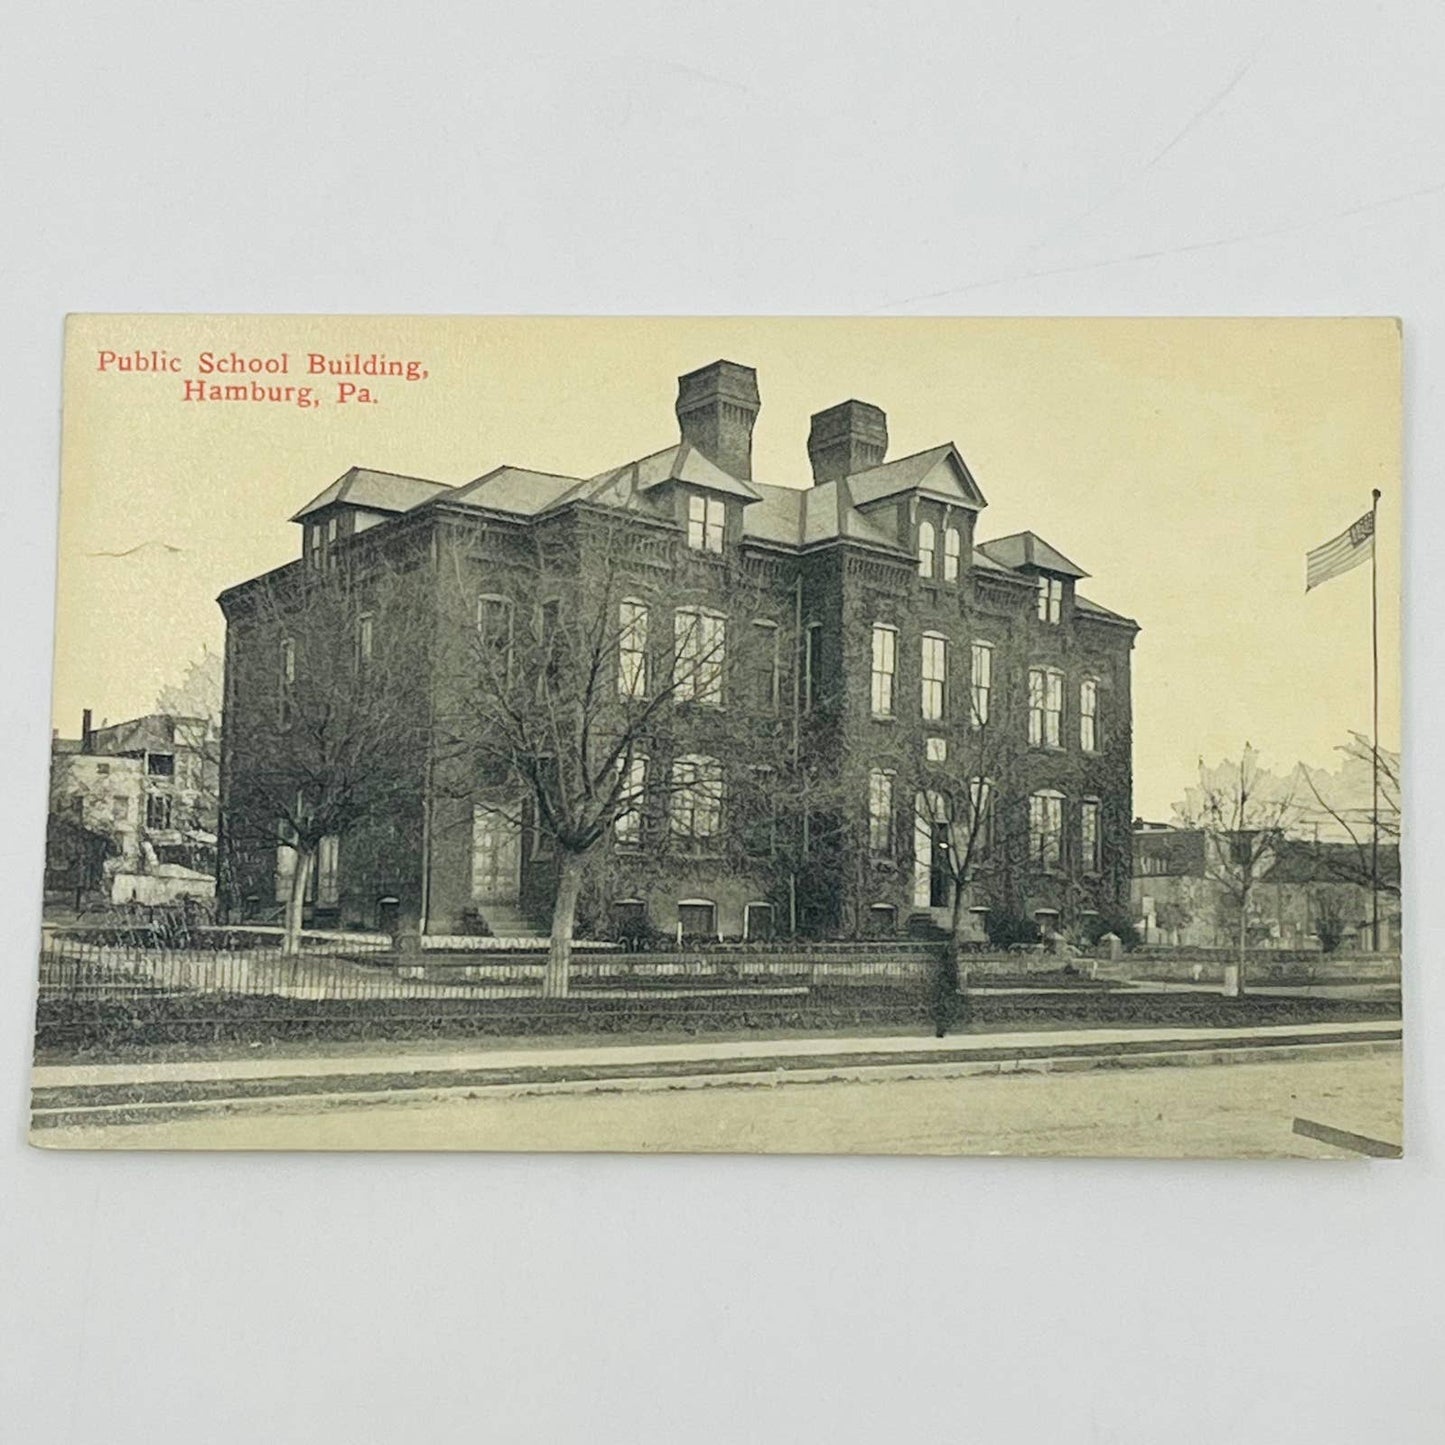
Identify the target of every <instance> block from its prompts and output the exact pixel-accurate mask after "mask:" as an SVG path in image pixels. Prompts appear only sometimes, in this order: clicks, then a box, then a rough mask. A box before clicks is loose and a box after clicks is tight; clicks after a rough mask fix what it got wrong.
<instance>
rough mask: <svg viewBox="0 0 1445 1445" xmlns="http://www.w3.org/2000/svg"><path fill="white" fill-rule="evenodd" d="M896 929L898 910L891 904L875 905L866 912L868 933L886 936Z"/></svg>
mask: <svg viewBox="0 0 1445 1445" xmlns="http://www.w3.org/2000/svg"><path fill="white" fill-rule="evenodd" d="M897 927H898V910H897V909H896V908H895V907H894V906H893V905H892V904H891V903H875V904H873V906H872V907H871V908H869V910H868V932H869V933H870V934H874V935H877V936H880V937H882V936H886V935H888V934H890V933H892V932H894V930H895V929H897Z"/></svg>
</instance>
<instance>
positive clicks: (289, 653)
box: [276, 637, 296, 728]
mask: <svg viewBox="0 0 1445 1445" xmlns="http://www.w3.org/2000/svg"><path fill="white" fill-rule="evenodd" d="M295 686H296V644H295V642H294V641H293V640H292V639H291V638H289V637H283V638H282V639H281V676H280V686H279V687H278V689H277V695H276V703H277V721H278V722H279V723H280V725H281V726H282V727H283V728H289V727H290V726H291V716H292V713H293V712H294V710H295V702H294V699H293V698H292V695H291V693H292V689H293V688H294V687H295Z"/></svg>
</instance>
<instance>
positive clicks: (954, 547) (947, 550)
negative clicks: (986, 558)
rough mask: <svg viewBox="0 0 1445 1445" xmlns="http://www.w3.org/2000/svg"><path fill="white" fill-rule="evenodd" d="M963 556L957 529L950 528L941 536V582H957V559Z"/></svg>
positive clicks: (961, 541) (961, 543)
mask: <svg viewBox="0 0 1445 1445" xmlns="http://www.w3.org/2000/svg"><path fill="white" fill-rule="evenodd" d="M962 556H963V538H962V537H961V536H960V535H959V532H958V528H957V527H950V528H949V529H948V530H947V531H946V532H945V533H944V534H943V580H944V581H945V582H957V581H958V564H959V559H960V558H961V557H962Z"/></svg>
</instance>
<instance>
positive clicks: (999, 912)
mask: <svg viewBox="0 0 1445 1445" xmlns="http://www.w3.org/2000/svg"><path fill="white" fill-rule="evenodd" d="M983 926H984V932H986V933H987V934H988V941H989V943H990V944H991V945H992V946H993V947H994V948H1000V949H1004V948H1014V947H1016V946H1017V945H1019V944H1021V943H1024V944H1032V943H1037V942H1038V941H1039V926H1038V924H1037V923H1035V922H1034V920H1033V919H1032V918H1027V917H1025V916H1024V915H1023V914H1022V913H1014V912H1011V911H1010V910H1009V909H1006V908H990V909H989V910H988V913H987V915H986V916H985V918H984V922H983Z"/></svg>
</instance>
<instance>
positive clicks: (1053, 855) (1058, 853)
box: [1029, 792, 1064, 868]
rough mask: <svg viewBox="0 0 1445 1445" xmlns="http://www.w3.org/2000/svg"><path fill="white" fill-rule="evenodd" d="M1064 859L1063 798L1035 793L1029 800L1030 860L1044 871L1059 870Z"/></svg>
mask: <svg viewBox="0 0 1445 1445" xmlns="http://www.w3.org/2000/svg"><path fill="white" fill-rule="evenodd" d="M1063 856H1064V799H1063V795H1062V794H1061V793H1052V792H1045V793H1035V794H1034V795H1033V796H1032V797H1031V798H1030V799H1029V859H1030V861H1032V862H1033V863H1036V864H1037V865H1038V866H1039V867H1041V868H1057V867H1058V866H1059V865H1060V864H1061V863H1062V862H1063Z"/></svg>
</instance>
